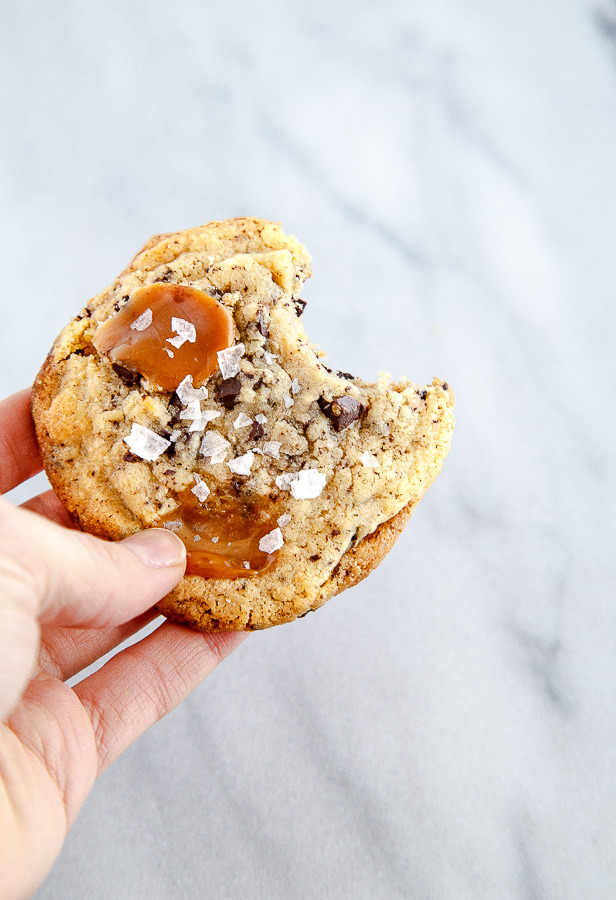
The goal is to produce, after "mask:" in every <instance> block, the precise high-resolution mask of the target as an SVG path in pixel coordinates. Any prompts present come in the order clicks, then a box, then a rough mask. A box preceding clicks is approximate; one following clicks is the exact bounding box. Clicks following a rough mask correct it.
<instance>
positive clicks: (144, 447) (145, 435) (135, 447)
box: [124, 422, 171, 462]
mask: <svg viewBox="0 0 616 900" xmlns="http://www.w3.org/2000/svg"><path fill="white" fill-rule="evenodd" d="M124 443H125V444H128V449H129V450H130V452H131V453H134V454H135V456H139V457H140V458H141V459H145V460H146V461H147V462H153V461H154V460H155V459H158V457H159V456H160V455H161V453H164V452H165V450H166V449H167V447H170V446H171V441H168V440H167V439H166V438H164V437H161V436H160V435H159V434H156V432H155V431H150V429H149V428H145V427H144V426H143V425H138V424H137V423H136V422H133V424H132V427H131V430H130V434H129V435H128V436H127V437H125V438H124Z"/></svg>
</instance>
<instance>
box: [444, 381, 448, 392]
mask: <svg viewBox="0 0 616 900" xmlns="http://www.w3.org/2000/svg"><path fill="white" fill-rule="evenodd" d="M443 390H444V391H448V390H449V385H448V384H447V382H446V381H444V382H443Z"/></svg>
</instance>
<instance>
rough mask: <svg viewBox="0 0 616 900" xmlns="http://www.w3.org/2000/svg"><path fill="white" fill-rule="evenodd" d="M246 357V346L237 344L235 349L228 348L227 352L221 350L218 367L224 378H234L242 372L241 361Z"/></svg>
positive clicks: (218, 354)
mask: <svg viewBox="0 0 616 900" xmlns="http://www.w3.org/2000/svg"><path fill="white" fill-rule="evenodd" d="M243 355H244V345H243V344H235V345H234V346H233V347H227V349H226V350H219V351H218V353H217V354H216V356H217V357H218V367H219V369H220V374H221V375H222V377H223V378H233V376H234V375H237V373H238V372H239V370H240V359H241V358H242V356H243Z"/></svg>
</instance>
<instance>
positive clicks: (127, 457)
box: [122, 450, 140, 462]
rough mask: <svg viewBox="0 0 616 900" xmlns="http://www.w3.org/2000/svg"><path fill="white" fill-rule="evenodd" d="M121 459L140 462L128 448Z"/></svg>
mask: <svg viewBox="0 0 616 900" xmlns="http://www.w3.org/2000/svg"><path fill="white" fill-rule="evenodd" d="M122 459H123V460H124V462H140V460H139V457H138V456H135V454H134V453H131V452H130V450H127V451H126V453H125V454H124V456H123V457H122Z"/></svg>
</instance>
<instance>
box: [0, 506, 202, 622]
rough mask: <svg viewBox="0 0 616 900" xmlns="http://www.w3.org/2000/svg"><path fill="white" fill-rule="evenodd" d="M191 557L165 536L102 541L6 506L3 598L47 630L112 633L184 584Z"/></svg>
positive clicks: (1, 517) (1, 548)
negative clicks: (105, 630)
mask: <svg viewBox="0 0 616 900" xmlns="http://www.w3.org/2000/svg"><path fill="white" fill-rule="evenodd" d="M185 565H186V551H185V548H184V545H183V544H182V542H181V541H180V540H179V538H178V537H177V536H176V535H174V534H172V533H171V532H169V531H165V530H164V529H153V530H151V531H143V532H139V533H137V534H134V535H131V537H129V538H126V539H125V540H123V541H118V542H115V543H114V542H111V541H103V540H100V539H99V538H95V537H92V535H89V534H83V533H82V532H79V531H73V530H71V529H66V528H62V527H60V526H58V525H55V524H54V523H52V522H49V521H47V520H46V519H44V518H42V517H41V516H38V515H36V513H31V512H29V511H27V510H23V509H14V508H13V507H11V506H10V505H8V504H6V503H5V502H1V503H0V586H1V588H2V594H4V596H5V597H6V596H7V595H8V596H13V597H14V599H15V601H16V602H19V603H20V605H22V606H24V607H25V608H26V610H27V611H28V612H30V613H31V614H32V615H34V616H36V617H37V618H39V619H40V620H41V621H42V622H45V623H46V622H53V623H54V624H55V625H64V626H74V627H79V628H84V627H93V628H105V627H109V626H112V625H118V624H121V623H123V622H127V621H128V620H129V619H132V618H134V617H135V616H136V615H139V613H142V612H144V611H145V610H146V609H149V608H150V607H151V606H153V605H154V604H155V603H156V602H157V601H158V600H160V599H161V597H164V595H165V594H167V593H168V592H169V591H170V590H172V589H173V588H174V587H175V585H176V584H177V583H178V582H179V581H180V579H181V577H182V575H183V574H184V569H185Z"/></svg>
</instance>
